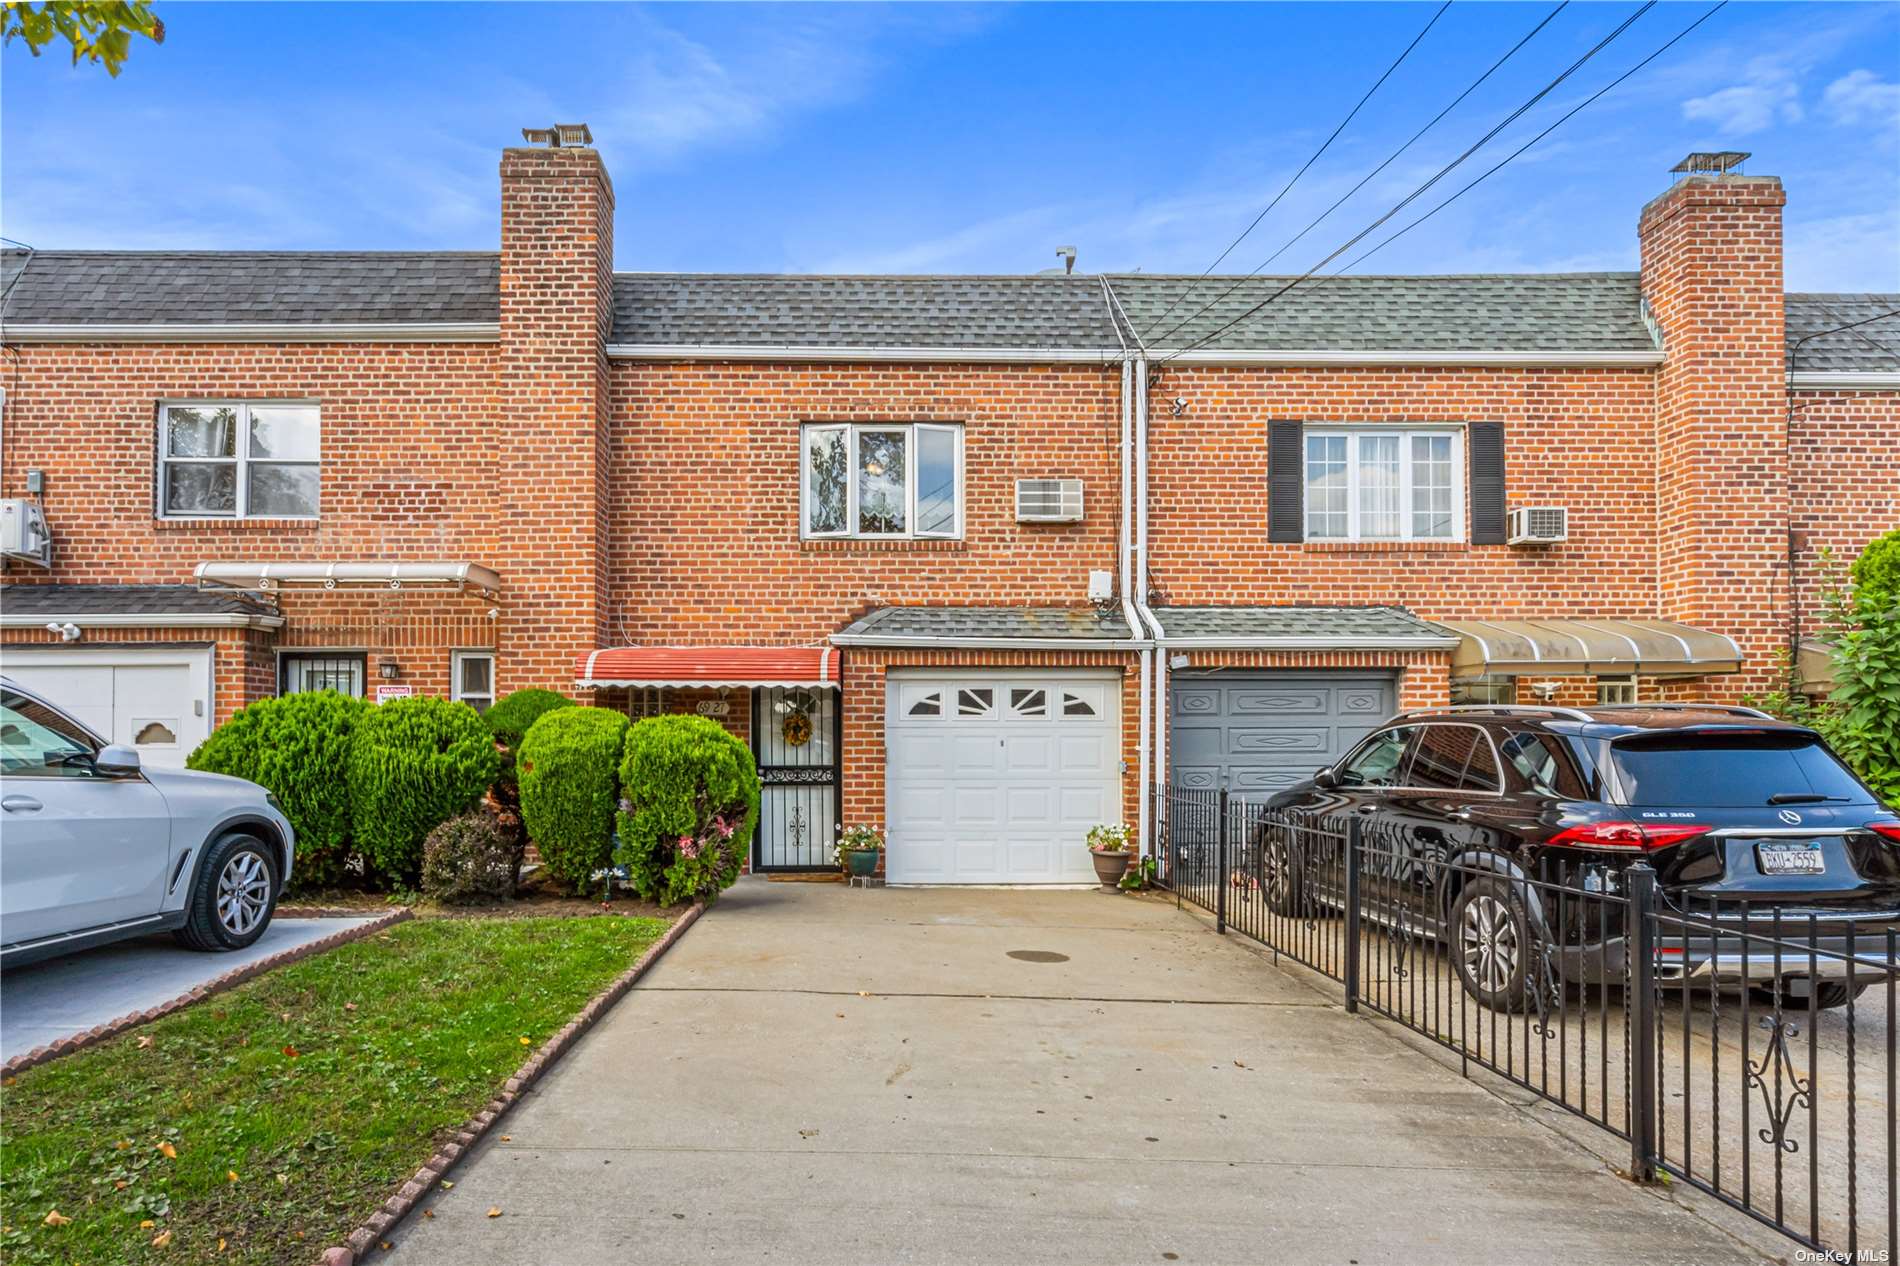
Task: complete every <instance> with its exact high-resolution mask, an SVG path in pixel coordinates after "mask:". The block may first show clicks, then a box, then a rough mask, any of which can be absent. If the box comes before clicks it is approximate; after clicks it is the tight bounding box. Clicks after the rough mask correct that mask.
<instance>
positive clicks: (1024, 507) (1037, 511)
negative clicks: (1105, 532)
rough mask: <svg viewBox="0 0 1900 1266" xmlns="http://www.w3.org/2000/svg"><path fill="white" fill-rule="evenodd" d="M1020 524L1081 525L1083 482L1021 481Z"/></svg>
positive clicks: (1018, 499)
mask: <svg viewBox="0 0 1900 1266" xmlns="http://www.w3.org/2000/svg"><path fill="white" fill-rule="evenodd" d="M1016 521H1017V522H1018V523H1079V522H1081V521H1082V481H1081V480H1080V479H1018V480H1017V481H1016Z"/></svg>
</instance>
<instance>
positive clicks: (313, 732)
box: [185, 690, 370, 888]
mask: <svg viewBox="0 0 1900 1266" xmlns="http://www.w3.org/2000/svg"><path fill="white" fill-rule="evenodd" d="M369 710H370V705H369V704H367V703H365V702H363V701H362V700H361V699H356V698H352V697H350V696H348V695H341V694H338V693H337V692H336V691H334V690H312V691H300V692H298V693H296V694H289V695H284V696H282V697H281V698H277V699H260V700H258V701H257V702H256V703H253V704H251V705H249V706H248V707H244V708H240V709H239V710H238V713H237V715H236V716H234V717H232V718H231V719H230V720H229V721H227V722H225V723H224V724H223V725H221V726H219V727H218V728H217V729H216V730H215V731H213V732H212V734H211V736H210V737H209V738H207V739H206V740H205V741H204V742H203V743H201V744H199V745H198V749H197V750H196V751H194V752H193V753H192V754H191V755H190V757H189V758H187V759H186V761H185V765H186V767H187V768H190V769H202V770H205V771H207V772H209V773H214V774H231V775H233V776H234V777H238V778H248V779H249V780H250V781H252V782H254V783H256V784H257V785H258V786H260V787H263V788H264V789H265V790H266V791H269V792H270V793H271V794H272V795H274V796H276V797H277V802H278V804H280V805H282V806H283V810H284V816H285V817H287V818H289V819H290V825H291V826H292V827H294V828H295V829H296V832H297V855H296V864H295V865H294V866H293V867H292V868H291V875H290V877H291V881H292V883H293V884H295V885H296V886H298V887H302V888H322V887H328V886H330V885H332V884H335V883H336V882H338V881H339V880H341V879H342V878H343V872H344V864H345V863H346V862H347V861H348V859H349V855H350V832H351V817H350V790H349V778H348V774H349V763H350V745H351V740H352V738H353V736H354V734H355V732H356V727H357V726H358V725H359V724H360V723H361V722H362V719H363V717H364V716H365V714H367V713H368V712H369Z"/></svg>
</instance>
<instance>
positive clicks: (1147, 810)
mask: <svg viewBox="0 0 1900 1266" xmlns="http://www.w3.org/2000/svg"><path fill="white" fill-rule="evenodd" d="M1101 280H1102V302H1103V304H1104V306H1106V307H1107V309H1108V323H1109V325H1110V326H1112V327H1113V328H1114V330H1115V338H1116V341H1118V342H1119V343H1120V344H1121V348H1122V381H1121V413H1122V429H1121V455H1120V466H1121V478H1122V488H1121V492H1122V496H1121V510H1122V512H1121V525H1120V528H1119V530H1118V532H1117V536H1116V551H1115V592H1116V595H1117V596H1118V597H1120V599H1121V604H1122V619H1123V620H1125V621H1126V622H1127V624H1128V631H1129V633H1131V634H1132V635H1133V636H1135V637H1137V638H1140V639H1142V647H1141V655H1140V661H1139V663H1138V664H1137V665H1136V668H1135V673H1136V676H1137V678H1138V681H1139V685H1138V693H1139V697H1140V700H1141V703H1140V707H1139V710H1138V716H1137V718H1136V722H1135V848H1136V851H1137V853H1138V854H1142V855H1146V856H1149V857H1152V856H1154V852H1155V849H1154V841H1155V840H1156V839H1158V838H1159V832H1158V831H1157V830H1156V828H1155V823H1154V821H1153V818H1154V813H1153V810H1152V802H1151V801H1150V799H1149V796H1148V779H1149V768H1150V764H1149V755H1148V752H1149V747H1148V718H1149V715H1150V712H1151V711H1152V709H1153V707H1154V697H1153V686H1152V683H1151V681H1150V678H1149V675H1148V673H1149V665H1150V664H1151V663H1152V662H1153V657H1154V651H1153V650H1152V649H1151V648H1150V647H1149V646H1148V645H1147V641H1146V639H1147V636H1148V632H1147V629H1146V627H1145V626H1144V625H1143V624H1142V622H1141V617H1140V616H1139V615H1138V614H1137V613H1136V610H1135V603H1136V602H1137V601H1138V598H1137V595H1136V590H1135V581H1134V558H1133V556H1132V553H1131V551H1132V549H1133V546H1134V532H1133V516H1134V504H1133V496H1132V493H1133V491H1134V488H1133V485H1134V472H1135V464H1136V456H1135V452H1136V450H1135V445H1134V433H1133V424H1134V416H1133V414H1134V407H1135V401H1134V397H1135V392H1134V373H1135V366H1134V360H1133V358H1132V357H1131V355H1130V353H1129V349H1128V339H1127V338H1126V337H1125V336H1124V335H1123V334H1122V322H1121V319H1120V317H1119V316H1118V315H1117V309H1118V308H1119V307H1120V304H1119V302H1118V301H1117V300H1116V298H1115V288H1114V287H1113V286H1111V285H1109V284H1108V278H1107V277H1103V278H1102V279H1101ZM1130 328H1131V329H1132V328H1133V327H1132V326H1131V327H1130Z"/></svg>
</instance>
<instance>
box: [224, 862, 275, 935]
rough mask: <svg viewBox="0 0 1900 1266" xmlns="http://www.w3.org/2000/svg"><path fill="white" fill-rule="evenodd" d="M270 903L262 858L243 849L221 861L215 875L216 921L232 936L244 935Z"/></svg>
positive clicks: (267, 876) (266, 874)
mask: <svg viewBox="0 0 1900 1266" xmlns="http://www.w3.org/2000/svg"><path fill="white" fill-rule="evenodd" d="M269 904H270V871H269V870H267V869H266V868H265V866H264V859H263V858H261V857H259V856H258V855H257V854H256V853H254V852H252V851H250V850H249V849H246V850H245V851H243V852H241V853H239V854H238V855H237V856H235V857H233V858H232V859H231V860H230V861H228V862H226V863H225V864H224V870H223V871H222V872H220V873H219V875H218V922H219V923H221V924H223V925H224V930H225V931H227V932H229V933H230V934H231V935H233V936H248V935H250V933H251V931H252V929H254V928H255V927H257V925H258V923H259V922H260V921H261V920H262V919H263V917H264V908H265V907H266V906H268V905H269Z"/></svg>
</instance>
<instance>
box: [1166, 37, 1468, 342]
mask: <svg viewBox="0 0 1900 1266" xmlns="http://www.w3.org/2000/svg"><path fill="white" fill-rule="evenodd" d="M1449 8H1451V0H1445V2H1444V3H1443V4H1441V5H1439V6H1438V11H1437V12H1436V13H1434V14H1432V16H1431V20H1430V21H1428V22H1426V23H1425V28H1424V30H1421V31H1420V32H1419V33H1418V34H1417V35H1415V36H1413V37H1412V42H1411V43H1410V44H1407V45H1406V46H1405V51H1404V52H1402V53H1400V54H1399V56H1398V60H1397V61H1395V62H1393V63H1392V64H1391V65H1390V66H1387V67H1386V68H1385V73H1384V74H1383V75H1380V76H1379V78H1378V79H1377V80H1376V81H1375V82H1374V83H1373V85H1372V87H1370V88H1368V89H1366V93H1365V95H1364V96H1363V97H1360V98H1359V103H1358V104H1357V105H1355V106H1353V108H1352V109H1351V110H1350V111H1348V112H1347V114H1346V117H1345V118H1343V119H1341V120H1340V121H1339V126H1338V127H1336V128H1334V129H1333V134H1332V135H1331V136H1329V137H1327V138H1326V141H1325V143H1324V144H1322V145H1321V146H1320V147H1319V148H1318V149H1316V150H1314V151H1313V156H1312V157H1311V158H1309V159H1307V160H1306V162H1305V164H1304V165H1303V166H1301V168H1300V169H1299V170H1298V171H1296V172H1294V173H1293V179H1291V180H1289V181H1287V182H1286V185H1285V187H1283V188H1282V189H1281V190H1280V192H1279V193H1276V194H1274V195H1273V201H1271V202H1269V203H1267V205H1266V206H1265V207H1263V208H1262V209H1261V211H1260V214H1259V215H1256V216H1255V217H1254V218H1253V223H1252V224H1249V225H1248V226H1247V227H1246V228H1245V229H1244V230H1242V232H1241V234H1240V236H1239V237H1237V238H1235V239H1234V240H1233V241H1231V242H1229V243H1228V244H1227V249H1226V250H1224V251H1222V252H1221V253H1220V254H1219V255H1217V256H1215V258H1214V262H1213V263H1211V264H1209V265H1208V266H1207V267H1206V268H1205V269H1203V270H1202V272H1201V275H1200V276H1199V277H1196V278H1195V279H1194V280H1193V281H1191V282H1189V283H1188V285H1187V288H1186V289H1184V290H1182V291H1181V293H1180V294H1178V295H1176V296H1175V297H1174V302H1173V303H1170V304H1169V305H1168V306H1167V309H1166V310H1165V311H1164V312H1162V314H1161V315H1160V316H1158V317H1156V318H1155V320H1154V325H1151V326H1149V327H1148V329H1147V330H1144V331H1142V333H1144V334H1145V333H1147V332H1148V330H1152V329H1154V326H1155V325H1160V324H1161V323H1162V322H1163V321H1165V320H1167V319H1168V313H1170V312H1173V311H1174V309H1175V307H1176V306H1177V305H1179V304H1180V302H1181V301H1182V300H1183V299H1185V298H1187V297H1188V295H1190V294H1192V293H1193V291H1194V287H1195V286H1198V285H1200V284H1201V282H1203V281H1205V280H1206V279H1207V276H1208V274H1209V273H1211V272H1213V271H1214V270H1215V269H1216V268H1219V267H1220V266H1221V261H1222V260H1224V259H1226V258H1227V257H1228V256H1229V255H1231V254H1233V251H1234V248H1235V247H1236V246H1239V245H1240V244H1241V243H1242V242H1244V241H1246V240H1247V235H1248V234H1249V233H1252V232H1253V231H1254V230H1255V229H1257V228H1259V227H1260V222H1261V221H1262V220H1264V219H1266V218H1267V213H1268V212H1270V211H1272V210H1273V208H1275V207H1277V206H1279V205H1280V199H1282V198H1284V197H1286V196H1287V194H1288V192H1290V191H1291V190H1292V188H1293V186H1294V185H1296V184H1298V183H1299V180H1300V177H1301V176H1304V175H1305V174H1306V171H1307V168H1309V167H1311V166H1312V165H1313V164H1314V163H1316V162H1318V161H1319V158H1320V155H1322V154H1324V153H1325V152H1326V151H1327V149H1328V148H1329V147H1330V146H1331V145H1332V143H1333V142H1334V141H1336V140H1338V139H1339V134H1340V133H1341V132H1343V131H1345V130H1346V125H1347V124H1348V123H1351V122H1352V121H1353V117H1354V116H1355V115H1357V114H1358V113H1359V111H1360V110H1361V109H1362V108H1363V107H1364V106H1365V104H1366V102H1368V101H1370V100H1372V94H1373V93H1375V92H1377V91H1378V90H1379V88H1380V85H1382V84H1384V83H1385V81H1386V80H1388V79H1390V78H1391V77H1392V72H1393V71H1395V70H1397V69H1398V68H1399V66H1400V65H1401V64H1402V63H1403V62H1404V61H1405V59H1406V58H1407V57H1410V56H1411V55H1412V50H1413V49H1415V48H1417V47H1418V45H1419V41H1420V40H1423V39H1424V38H1425V36H1426V33H1427V32H1429V31H1430V30H1431V29H1432V28H1433V27H1434V26H1436V25H1438V19H1440V18H1442V17H1444V16H1445V10H1446V9H1449Z"/></svg>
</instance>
